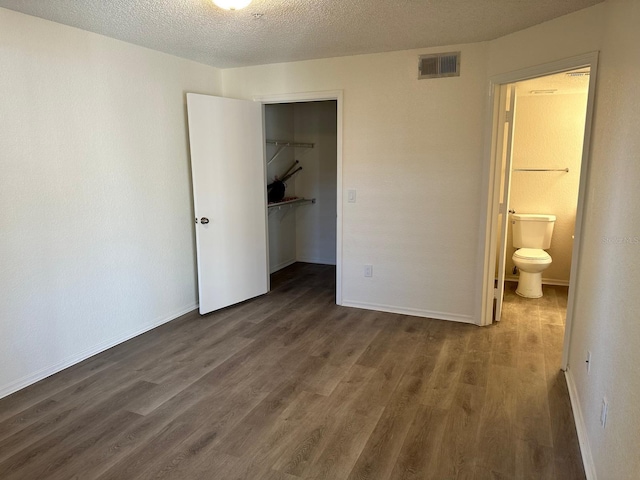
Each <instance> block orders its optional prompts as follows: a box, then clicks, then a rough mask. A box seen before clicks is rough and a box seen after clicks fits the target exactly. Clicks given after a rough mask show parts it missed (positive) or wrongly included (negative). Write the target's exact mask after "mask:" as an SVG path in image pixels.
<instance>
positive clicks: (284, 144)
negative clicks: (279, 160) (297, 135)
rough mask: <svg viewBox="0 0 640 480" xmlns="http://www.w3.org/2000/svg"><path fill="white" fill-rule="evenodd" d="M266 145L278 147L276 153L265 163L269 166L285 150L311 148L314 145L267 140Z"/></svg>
mask: <svg viewBox="0 0 640 480" xmlns="http://www.w3.org/2000/svg"><path fill="white" fill-rule="evenodd" d="M267 145H273V146H276V147H278V150H276V153H275V154H274V155H273V157H271V159H270V160H269V161H268V162H267V165H271V162H273V161H274V160H275V159H276V157H277V156H278V155H280V154H281V153H282V152H283V150H284V149H285V148H288V147H291V148H313V146H314V145H315V144H314V143H299V142H287V141H284V140H267Z"/></svg>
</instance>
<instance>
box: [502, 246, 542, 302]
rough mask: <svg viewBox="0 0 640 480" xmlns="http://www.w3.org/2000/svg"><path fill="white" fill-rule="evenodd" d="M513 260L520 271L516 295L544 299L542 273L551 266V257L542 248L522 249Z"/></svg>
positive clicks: (517, 251) (516, 252) (514, 255)
mask: <svg viewBox="0 0 640 480" xmlns="http://www.w3.org/2000/svg"><path fill="white" fill-rule="evenodd" d="M511 258H512V259H513V263H514V265H515V266H516V267H518V270H519V271H520V277H519V278H518V287H517V288H516V293H517V294H518V295H520V296H521V297H526V298H540V297H542V272H543V271H544V270H545V269H546V268H547V267H548V266H549V265H551V262H552V260H551V255H549V254H548V253H547V252H545V251H544V250H542V249H540V248H520V249H518V250H516V251H515V253H514V254H513V256H512V257H511Z"/></svg>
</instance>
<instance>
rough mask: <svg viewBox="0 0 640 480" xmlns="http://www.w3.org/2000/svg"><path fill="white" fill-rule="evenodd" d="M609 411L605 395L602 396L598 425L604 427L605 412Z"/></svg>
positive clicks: (605, 420) (605, 422)
mask: <svg viewBox="0 0 640 480" xmlns="http://www.w3.org/2000/svg"><path fill="white" fill-rule="evenodd" d="M608 413H609V402H608V401H607V397H602V408H601V409H600V425H602V428H604V427H605V426H606V425H607V414H608Z"/></svg>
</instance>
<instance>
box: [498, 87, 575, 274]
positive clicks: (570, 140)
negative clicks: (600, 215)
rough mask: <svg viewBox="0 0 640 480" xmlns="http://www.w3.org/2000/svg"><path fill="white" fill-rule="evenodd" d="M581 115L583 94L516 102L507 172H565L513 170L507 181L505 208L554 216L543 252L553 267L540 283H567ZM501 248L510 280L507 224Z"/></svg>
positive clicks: (533, 97)
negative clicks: (510, 168)
mask: <svg viewBox="0 0 640 480" xmlns="http://www.w3.org/2000/svg"><path fill="white" fill-rule="evenodd" d="M523 90H526V82H524V83H523ZM586 110H587V93H586V92H585V93H573V94H555V95H522V96H518V100H517V106H516V117H515V119H516V122H515V132H514V141H513V168H514V169H518V168H549V169H555V168H565V167H566V168H569V172H568V173H565V172H518V171H514V172H513V174H512V176H511V199H510V202H509V208H510V209H512V210H515V211H516V212H518V213H545V214H553V215H555V216H556V222H555V224H554V230H553V237H552V240H551V248H549V249H548V250H547V251H548V252H549V254H550V255H551V258H552V259H553V262H552V264H551V265H550V266H549V268H547V269H546V270H545V271H544V272H543V281H544V282H545V283H553V284H561V285H562V284H564V285H568V284H569V276H570V275H569V273H570V271H571V255H572V251H573V238H572V236H573V233H574V228H575V221H576V206H577V202H578V187H579V186H580V166H581V163H582V142H583V139H584V124H585V116H586ZM507 245H508V247H507V263H506V272H507V277H510V278H516V279H517V276H515V277H513V275H511V272H512V271H513V266H514V264H513V260H512V258H511V257H512V256H513V253H514V252H515V248H514V247H513V237H512V230H511V222H509V232H508V238H507Z"/></svg>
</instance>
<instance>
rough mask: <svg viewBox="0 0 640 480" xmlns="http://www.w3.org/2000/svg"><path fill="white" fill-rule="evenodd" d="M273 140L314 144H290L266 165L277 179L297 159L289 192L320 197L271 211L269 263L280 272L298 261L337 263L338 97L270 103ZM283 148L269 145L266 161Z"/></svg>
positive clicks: (269, 131) (268, 127)
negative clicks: (311, 145)
mask: <svg viewBox="0 0 640 480" xmlns="http://www.w3.org/2000/svg"><path fill="white" fill-rule="evenodd" d="M265 133H266V138H267V139H269V140H283V141H292V142H296V143H312V144H314V147H313V148H285V149H284V150H283V151H282V152H281V153H279V154H278V156H277V157H276V158H275V160H274V161H273V162H271V164H268V165H267V181H268V182H272V181H273V179H274V177H275V176H276V175H281V174H282V173H283V172H285V171H286V170H287V168H289V167H290V166H291V164H293V162H294V161H296V160H298V161H299V162H300V163H299V164H298V166H301V167H302V171H300V172H299V173H297V174H296V175H295V176H294V177H292V178H291V179H289V180H288V181H287V182H286V184H287V190H286V196H288V197H290V196H296V197H304V198H309V199H315V200H316V202H315V203H314V204H305V205H301V206H291V207H287V206H283V207H282V208H280V209H278V208H272V209H270V211H269V222H268V225H269V266H270V272H271V273H273V272H275V271H278V270H280V269H282V268H284V267H286V266H288V265H291V264H292V263H295V262H296V261H299V262H308V263H320V264H328V265H335V264H336V211H337V203H336V188H337V105H336V102H335V101H323V102H302V103H285V104H269V105H265ZM277 151H278V147H276V146H273V145H267V162H268V161H269V160H270V159H271V158H273V156H274V155H275V154H276V152H277Z"/></svg>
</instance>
